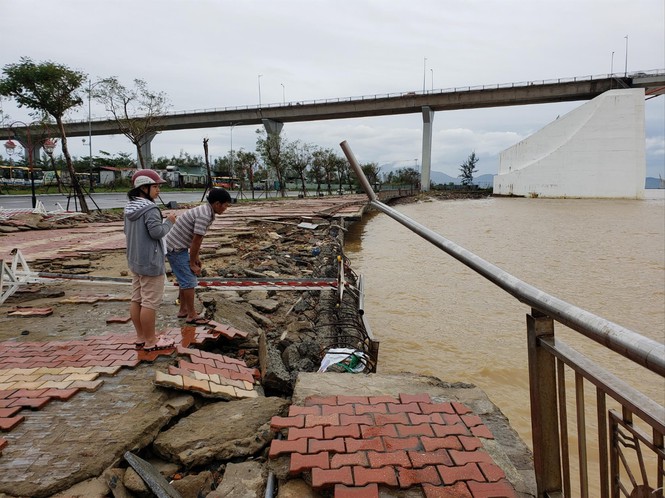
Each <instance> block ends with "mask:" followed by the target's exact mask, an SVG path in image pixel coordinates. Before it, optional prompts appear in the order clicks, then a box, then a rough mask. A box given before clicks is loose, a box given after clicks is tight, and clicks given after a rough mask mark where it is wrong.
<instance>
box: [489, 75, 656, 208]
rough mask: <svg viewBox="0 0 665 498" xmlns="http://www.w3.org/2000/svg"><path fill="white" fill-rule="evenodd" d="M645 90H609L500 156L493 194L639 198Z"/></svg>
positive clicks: (643, 162) (643, 173) (643, 161)
mask: <svg viewBox="0 0 665 498" xmlns="http://www.w3.org/2000/svg"><path fill="white" fill-rule="evenodd" d="M644 128H645V125H644V90H643V89H641V88H635V89H625V90H610V91H608V92H605V93H603V94H602V95H599V96H598V97H596V98H594V99H593V100H590V101H589V102H587V103H586V104H584V105H582V106H580V107H578V108H577V109H574V110H573V111H571V112H569V113H568V114H566V115H564V116H561V117H560V118H558V119H557V120H556V121H554V122H552V123H550V124H548V125H547V126H545V127H544V128H543V129H541V130H539V131H538V132H536V133H535V134H533V135H531V136H530V137H529V138H527V139H525V140H522V141H521V142H520V143H518V144H516V145H514V146H512V147H510V148H509V149H506V150H504V151H503V152H501V154H500V159H499V173H498V175H497V176H495V177H494V194H498V195H518V196H526V197H607V198H627V199H641V198H643V197H644V182H645V178H646V156H645V130H644Z"/></svg>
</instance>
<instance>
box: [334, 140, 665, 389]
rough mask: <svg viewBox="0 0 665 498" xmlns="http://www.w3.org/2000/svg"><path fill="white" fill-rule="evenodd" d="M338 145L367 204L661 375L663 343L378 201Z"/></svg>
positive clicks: (348, 154) (351, 158)
mask: <svg viewBox="0 0 665 498" xmlns="http://www.w3.org/2000/svg"><path fill="white" fill-rule="evenodd" d="M340 146H341V147H342V150H343V151H344V154H345V155H346V158H347V159H348V160H349V163H351V167H352V168H353V170H354V171H355V173H356V176H357V177H358V180H359V181H360V184H361V186H362V187H363V190H365V193H366V194H367V196H368V197H369V198H370V204H371V205H372V206H373V207H375V208H376V209H378V210H379V211H381V212H383V213H385V214H387V215H388V216H390V217H391V218H393V219H394V220H396V221H397V222H399V223H401V224H402V225H404V226H405V227H406V228H408V229H409V230H411V231H412V232H414V233H416V234H418V235H420V236H421V237H422V238H424V239H425V240H427V241H429V242H431V243H432V244H434V245H435V246H437V247H438V248H439V249H442V250H443V251H445V252H446V253H448V254H449V255H450V256H452V257H453V258H455V259H457V260H458V261H460V262H461V263H462V264H464V265H466V266H468V267H469V268H471V269H472V270H474V271H475V272H476V273H479V274H480V275H482V276H483V277H485V278H486V279H487V280H489V281H490V282H492V283H494V284H495V285H497V286H498V287H500V288H502V289H503V290H505V291H506V292H508V293H509V294H511V295H512V296H514V297H515V298H517V299H518V300H519V301H521V302H523V303H525V304H527V305H529V306H530V307H532V308H534V309H537V310H538V311H540V312H542V313H545V314H546V315H548V316H551V317H552V318H553V319H555V320H556V321H558V322H559V323H562V324H564V325H566V326H567V327H570V328H571V329H573V330H576V331H577V332H579V333H581V334H583V335H584V336H586V337H588V338H589V339H591V340H594V341H596V342H597V343H599V344H602V345H604V346H606V347H608V348H609V349H611V350H612V351H614V352H616V353H619V354H621V355H623V356H625V357H627V358H629V359H631V360H633V361H635V362H636V363H638V364H639V365H642V366H644V367H645V368H647V369H649V370H651V371H652V372H655V373H657V374H659V375H662V376H665V344H660V343H658V342H657V341H654V340H652V339H649V338H648V337H644V336H642V335H640V334H638V333H637V332H633V331H632V330H629V329H627V328H625V327H622V326H621V325H618V324H616V323H614V322H611V321H609V320H606V319H604V318H601V317H599V316H597V315H594V314H593V313H590V312H588V311H586V310H584V309H582V308H578V307H577V306H574V305H572V304H570V303H567V302H565V301H563V300H561V299H559V298H557V297H554V296H551V295H549V294H547V293H545V292H543V291H541V290H540V289H538V288H536V287H534V286H532V285H529V284H527V283H526V282H523V281H522V280H520V279H518V278H516V277H514V276H513V275H511V274H510V273H508V272H506V271H504V270H502V269H501V268H499V267H497V266H495V265H493V264H492V263H489V262H487V261H485V260H484V259H482V258H480V257H479V256H477V255H476V254H474V253H472V252H471V251H468V250H467V249H464V248H463V247H461V246H459V245H457V244H455V243H454V242H452V241H450V240H448V239H446V238H445V237H442V236H441V235H439V234H437V233H435V232H433V231H432V230H430V229H428V228H426V227H425V226H423V225H421V224H420V223H418V222H416V221H413V220H411V219H410V218H408V217H407V216H405V215H403V214H402V213H400V212H399V211H396V210H395V209H393V208H391V207H390V206H387V205H385V204H383V203H382V202H380V201H378V200H377V199H376V195H375V194H374V191H373V190H372V188H371V187H370V185H369V182H368V181H367V178H366V177H365V175H364V173H363V171H362V169H361V167H360V164H358V161H357V160H356V158H355V157H354V155H353V153H352V152H351V149H350V147H349V145H348V144H347V143H346V141H344V142H342V143H341V144H340Z"/></svg>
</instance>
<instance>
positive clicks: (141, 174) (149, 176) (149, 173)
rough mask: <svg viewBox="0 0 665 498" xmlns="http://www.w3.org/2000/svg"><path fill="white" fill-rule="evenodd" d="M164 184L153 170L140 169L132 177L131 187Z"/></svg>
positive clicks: (164, 181)
mask: <svg viewBox="0 0 665 498" xmlns="http://www.w3.org/2000/svg"><path fill="white" fill-rule="evenodd" d="M160 183H166V180H163V179H162V177H161V176H159V174H158V173H157V172H156V171H155V170H154V169H140V170H138V171H137V172H136V173H134V175H133V176H132V185H134V188H137V187H140V186H142V185H153V184H160Z"/></svg>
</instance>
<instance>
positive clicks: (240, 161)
mask: <svg viewBox="0 0 665 498" xmlns="http://www.w3.org/2000/svg"><path fill="white" fill-rule="evenodd" d="M234 154H236V160H235V161H234V166H235V167H236V168H237V171H238V175H237V176H238V177H239V178H240V188H244V187H245V178H247V180H249V188H250V190H251V191H252V198H254V172H255V171H256V169H257V168H258V166H259V158H258V156H257V155H256V153H254V152H246V151H244V150H243V149H240V150H239V151H235V152H234Z"/></svg>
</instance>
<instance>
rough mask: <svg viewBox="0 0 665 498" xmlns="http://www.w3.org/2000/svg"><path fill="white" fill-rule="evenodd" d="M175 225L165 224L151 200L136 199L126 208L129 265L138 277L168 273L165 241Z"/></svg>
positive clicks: (165, 221)
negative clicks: (165, 237)
mask: <svg viewBox="0 0 665 498" xmlns="http://www.w3.org/2000/svg"><path fill="white" fill-rule="evenodd" d="M172 226H173V224H172V223H171V222H170V221H169V220H162V213H161V211H160V210H159V208H158V207H157V205H156V204H155V203H154V202H152V201H149V200H148V199H143V198H137V199H133V200H131V201H129V202H128V203H127V205H126V206H125V237H126V238H127V264H128V266H129V269H130V270H131V271H132V272H134V273H137V274H138V275H146V276H150V277H156V276H159V275H164V274H165V273H166V264H165V262H164V258H165V256H164V254H165V251H164V244H163V242H162V238H163V237H164V236H165V235H166V234H167V233H168V231H169V230H171V227H172Z"/></svg>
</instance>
